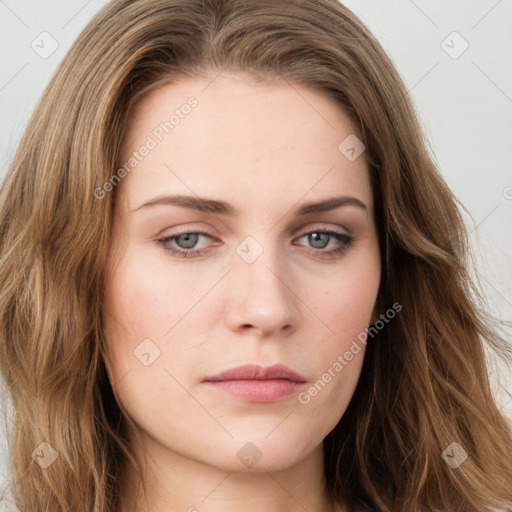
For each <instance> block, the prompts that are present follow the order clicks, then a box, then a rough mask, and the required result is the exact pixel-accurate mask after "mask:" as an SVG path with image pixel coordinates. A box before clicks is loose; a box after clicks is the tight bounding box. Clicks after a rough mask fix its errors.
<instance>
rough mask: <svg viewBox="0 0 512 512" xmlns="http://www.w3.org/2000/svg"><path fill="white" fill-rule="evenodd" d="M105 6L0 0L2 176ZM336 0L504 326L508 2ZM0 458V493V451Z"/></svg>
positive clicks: (511, 380) (510, 78)
mask: <svg viewBox="0 0 512 512" xmlns="http://www.w3.org/2000/svg"><path fill="white" fill-rule="evenodd" d="M105 3H106V2H105V1H102V0H89V1H86V0H79V1H64V0H45V1H44V2H39V1H36V0H30V1H29V0H0V48H1V54H0V55H1V61H0V118H1V119H2V124H1V127H0V156H1V166H0V178H2V177H3V176H4V174H5V172H6V170H7V167H8V164H9V161H10V159H11V158H12V155H13V151H14V148H15V146H16V144H17V142H18V140H19V137H20V135H21V133H22V131H23V129H24V127H25V125H26V123H27V120H28V117H29V115H30V114H31V112H32V110H33V108H34V107H35V105H36V102H37V100H38V98H39V96H40V94H41V93H42V91H43V89H44V87H45V85H46V84H47V82H48V81H49V79H50V77H51V75H52V73H53V71H54V70H55V68H56V66H57V64H58V63H59V61H60V59H61V58H62V57H63V56H64V55H65V53H66V51H67V50H68V48H69V47H70V45H71V43H72V42H73V41H74V39H75V38H76V37H77V35H78V34H79V32H80V31H81V30H82V28H83V27H84V26H85V24H86V23H87V22H88V21H89V20H90V19H91V18H92V16H93V15H94V14H95V13H96V12H97V11H98V10H99V9H100V8H101V7H102V6H103V5H104V4H105ZM344 3H345V4H346V5H347V6H348V7H349V8H351V9H352V10H353V11H354V12H355V13H356V14H357V15H359V16H360V17H361V19H362V20H363V21H364V22H365V23H366V24H367V25H368V26H369V27H370V29H371V30H372V31H373V33H374V34H375V35H376V37H377V38H378V39H379V40H380V42H381V43H382V45H383V46H384V49H385V50H386V51H387V52H388V53H389V55H390V56H391V58H392V59H393V61H394V62H395V64H396V66H397V67H398V70H399V72H400V73H401V75H402V77H403V78H404V80H405V83H406V84H407V86H408V88H409V90H410V92H411V94H412V96H413V98H414V100H415V103H416V106H417V108H418V111H419V113H420V116H421V118H422V122H423V125H424V129H425V132H426V134H427V137H428V139H429V141H430V145H431V149H432V152H433V153H434V154H435V157H436V160H437V162H438V164H439V167H440V169H441V172H442V173H443V175H444V177H445V179H446V181H447V182H448V184H449V185H450V187H451V188H452V190H453V191H454V192H455V194H456V196H457V197H458V198H459V199H460V200H461V201H462V203H463V204H464V205H465V207H466V208H467V210H468V211H469V213H470V214H471V216H467V215H466V216H465V217H466V219H467V224H468V228H469V230H470V231H471V242H472V245H473V248H474V251H475V255H476V257H477V262H478V268H476V269H474V272H475V273H476V274H478V275H479V276H480V279H481V280H482V284H483V286H484V290H485V292H486V295H487V297H488V300H489V308H490V309H491V311H492V312H493V314H495V315H496V316H498V317H500V318H502V319H506V320H510V319H511V318H512V237H511V235H512V229H511V227H512V144H511V141H512V66H511V65H510V63H511V62H512V60H511V57H512V0H478V1H476V0H452V1H446V0H428V1H427V0H359V1H358V0H347V1H345V2H344ZM43 32H46V33H47V34H43V35H41V34H42V33H43ZM453 32H457V34H453ZM48 34H49V35H48ZM56 45H58V48H56V49H55V51H53V53H51V55H47V54H48V53H50V52H51V51H52V50H53V47H54V46H56ZM466 45H467V46H468V47H467V49H465V47H466ZM464 49H465V51H463V50H464ZM43 57H44V58H43ZM492 363H493V364H491V365H490V368H491V373H492V376H493V385H494V386H495V393H496V398H497V400H498V402H499V404H500V406H501V407H503V411H504V412H505V414H507V416H508V417H510V418H512V369H511V368H506V367H504V365H502V364H500V365H495V364H494V360H492ZM0 448H1V445H0ZM0 459H1V460H0V485H2V483H3V482H2V479H3V475H5V468H4V465H3V460H4V459H3V456H2V453H1V452H0Z"/></svg>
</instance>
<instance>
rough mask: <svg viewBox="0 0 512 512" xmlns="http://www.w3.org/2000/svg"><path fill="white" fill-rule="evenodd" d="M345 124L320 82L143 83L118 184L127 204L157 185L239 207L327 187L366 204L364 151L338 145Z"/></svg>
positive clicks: (319, 192)
mask: <svg viewBox="0 0 512 512" xmlns="http://www.w3.org/2000/svg"><path fill="white" fill-rule="evenodd" d="M354 132H355V130H354V126H353V124H352V123H351V121H350V118H349V117H348V115H347V114H346V113H345V112H344V111H343V109H342V108H341V107H340V106H339V105H338V104H336V103H335V102H334V100H333V99H331V98H330V97H329V96H327V95H326V94H324V93H322V92H320V91H316V90H313V89H310V88H306V87H303V86H300V85H297V84H290V83H288V82H286V81H284V80H273V81H272V82H269V83H256V82H254V81H253V80H250V79H249V78H248V77H246V76H243V75H226V74H221V75H219V76H217V77H213V78H205V79H199V78H198V79H191V78H187V79H183V80H179V81H177V82H175V83H172V84H164V85H161V86H158V87H156V88H154V89H152V90H150V91H149V92H148V93H147V94H146V95H144V96H143V97H142V98H141V99H139V101H138V102H137V103H136V105H135V106H134V108H133V109H132V111H131V112H130V115H129V121H128V126H127V131H126V133H125V137H124V141H123V145H122V149H121V154H120V160H119V165H120V166H122V165H125V164H127V166H128V168H130V172H129V173H128V175H127V177H126V178H125V179H124V180H123V181H122V183H121V186H120V188H121V189H122V191H123V194H124V195H125V196H126V199H127V202H128V204H129V207H130V209H133V208H136V207H137V206H139V205H140V204H142V203H143V202H144V201H145V200H147V199H148V198H150V197H152V196H155V195H157V194H163V193H186V194H197V195H199V196H211V197H218V198H224V199H228V200H229V201H230V202H235V203H236V204H235V205H236V206H237V207H238V208H239V209H243V207H244V205H245V206H247V207H248V206H251V205H252V206H259V207H260V208H261V207H263V206H264V205H267V203H268V206H269V207H270V203H273V204H275V202H276V201H277V202H280V203H281V204H282V206H284V203H290V204H292V203H296V202H297V201H298V200H300V198H301V197H304V198H305V199H308V200H313V199H315V198H317V197H321V198H325V197H326V196H333V195H336V194H338V195H341V194H351V195H355V196H357V197H359V198H360V199H365V200H366V202H368V203H371V195H372V191H371V186H370V181H369V171H368V168H367V164H366V161H365V159H364V154H362V155H361V156H360V157H359V158H356V159H355V160H353V161H352V160H350V159H348V158H347V157H346V155H345V154H344V153H343V152H342V151H341V150H340V148H339V146H340V143H342V142H343V141H345V140H347V137H349V140H351V139H350V137H355V136H356V135H355V133H354ZM144 147H146V148H149V149H145V150H144V149H143V148H144ZM142 153H144V156H141V154H142ZM118 192H120V190H118ZM283 202H284V203H283ZM369 207H371V204H369Z"/></svg>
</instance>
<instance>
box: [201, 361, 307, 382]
mask: <svg viewBox="0 0 512 512" xmlns="http://www.w3.org/2000/svg"><path fill="white" fill-rule="evenodd" d="M269 379H286V380H291V381H293V382H306V379H305V377H303V376H302V375H300V374H299V373H297V372H295V371H294V370H292V369H291V368H289V367H288V366H286V365H284V364H273V365H272V366H261V365H259V364H244V365H242V366H237V367H235V368H230V369H229V370H226V371H224V372H222V373H219V374H217V375H212V376H210V377H206V378H205V379H204V380H205V381H207V382H216V381H222V380H269Z"/></svg>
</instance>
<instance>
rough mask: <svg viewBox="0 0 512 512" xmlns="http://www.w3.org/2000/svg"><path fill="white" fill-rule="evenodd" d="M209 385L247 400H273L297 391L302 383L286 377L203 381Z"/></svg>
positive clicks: (261, 401)
mask: <svg viewBox="0 0 512 512" xmlns="http://www.w3.org/2000/svg"><path fill="white" fill-rule="evenodd" d="M205 384H209V385H210V386H211V387H214V388H216V389H218V390H219V391H222V392H224V393H227V394H228V395H231V396H234V397H236V398H241V399H242V400H245V401H247V402H260V403H268V402H275V401H277V400H280V399H281V398H284V397H286V396H290V395H293V394H295V393H297V392H298V391H299V390H300V389H301V388H302V387H303V386H304V383H301V382H293V381H291V380H286V379H269V380H222V381H215V382H212V381H205Z"/></svg>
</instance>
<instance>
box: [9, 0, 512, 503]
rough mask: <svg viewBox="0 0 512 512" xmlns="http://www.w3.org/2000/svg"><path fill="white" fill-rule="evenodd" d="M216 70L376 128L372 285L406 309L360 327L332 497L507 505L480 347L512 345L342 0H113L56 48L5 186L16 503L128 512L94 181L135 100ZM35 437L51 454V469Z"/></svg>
mask: <svg viewBox="0 0 512 512" xmlns="http://www.w3.org/2000/svg"><path fill="white" fill-rule="evenodd" d="M223 70H229V71H234V72H237V73H247V74H248V76H249V75H251V76H257V77H258V78H259V79H260V80H266V79H270V78H271V77H281V78H283V79H285V80H287V81H288V82H289V83H290V84H291V85H292V84H301V85H305V86H308V87H311V88H314V89H316V90H319V91H323V92H324V94H326V95H329V96H330V97H331V98H334V100H335V101H337V102H338V104H339V105H340V107H341V108H343V109H344V110H345V111H346V112H347V113H348V114H349V115H350V117H351V120H352V122H353V123H354V126H355V127H357V130H358V133H359V134H360V136H361V138H362V140H363V141H364V144H365V146H366V150H365V153H364V157H365V158H366V159H367V161H368V163H369V166H370V171H371V180H372V186H373V190H374V196H375V212H376V220H377V225H378V235H379V243H380V249H381V255H382V268H383V272H382V281H381V286H380V290H379V297H378V300H379V303H380V304H381V305H382V307H385V306H386V305H389V304H392V303H394V302H398V303H399V304H401V305H402V307H403V308H402V311H401V312H400V314H399V315H397V317H396V319H395V320H393V322H390V323H389V324H388V325H387V326H386V328H385V329H382V330H381V331H379V332H378V334H376V335H375V336H374V337H372V338H371V339H369V340H368V345H367V353H366V356H365V360H364V365H363V370H362V374H361V377H360V380H359V382H358V385H357V389H356V391H355V393H354V396H353V398H352V400H351V402H350V404H349V407H348V409H347V410H346V412H345V414H344V415H343V417H342V419H341V421H340V422H339V424H338V425H337V426H336V427H335V429H334V430H333V431H332V432H331V433H330V434H329V435H328V436H327V437H326V438H325V440H324V447H325V473H326V482H327V485H328V489H329V491H330V494H331V496H332V501H333V504H338V503H342V504H345V505H346V506H348V507H349V508H352V507H353V508H355V507H356V506H366V507H367V508H369V509H370V510H379V511H383V512H391V511H393V512H403V511H420V510H421V511H433V510H442V511H443V512H448V511H452V512H455V511H457V512H462V511H465V512H484V511H491V510H494V508H501V509H504V510H512V431H511V425H510V424H509V423H508V422H507V420H506V418H505V417H504V416H503V415H502V414H501V413H500V410H499V408H498V406H497V404H496V402H495V400H494V398H493V395H492V393H491V385H490V381H489V372H488V366H487V364H486V362H487V359H486V352H485V351H486V349H487V348H490V349H492V350H493V351H494V352H495V353H496V354H498V355H500V356H502V357H503V358H505V359H506V358H508V359H507V361H509V362H510V361H511V353H512V349H511V346H510V344H509V342H508V341H507V339H506V338H505V336H504V335H503V334H500V331H499V329H498V327H497V326H496V325H495V324H494V323H493V321H492V319H491V317H490V316H488V315H487V314H486V313H485V309H484V307H483V305H484V302H483V301H482V298H481V295H479V291H478V290H479V287H478V286H477V283H475V281H474V280H472V279H471V277H470V275H469V272H468V269H469V267H470V264H471V260H470V252H469V247H468V239H467V231H466V228H465V226H464V223H463V219H462V217H461V213H460V211H459V207H458V203H457V201H456V199H455V198H454V196H453V195H452V193H451V192H450V190H449V189H448V187H447V186H446V184H445V182H444V181H443V179H442V177H441V176H440V174H439V171H438V170H437V169H436V166H435V164H434V163H433V159H432V157H431V155H430V154H429V150H428V144H427V142H426V140H425V137H424V135H423V133H422V130H421V128H420V124H419V122H418V119H417V115H416V113H415V110H414V108H413V105H412V102H411V99H410V98H409V95H408V93H407V90H406V88H405V87H404V84H403V82H402V80H401V79H400V77H399V75H398V73H397V71H396V70H395V69H394V67H393V65H392V63H391V62H390V59H389V58H388V57H387V56H386V54H385V53H384V51H383V49H382V47H381V46H380V44H379V43H378V42H377V40H376V39H375V38H374V37H373V36H372V35H371V34H370V33H369V31H368V29H367V28H366V27H365V26H364V25H363V24H362V23H361V21H359V19H358V18H357V17H356V16H355V15H354V14H353V13H351V12H350V11H349V10H348V9H347V8H346V7H344V6H343V5H341V4H340V3H339V2H338V1H337V0H260V1H257V2H256V1H250V0H113V1H111V2H109V3H108V4H107V5H106V6H105V7H104V8H103V9H102V10H101V11H100V12H99V13H98V14H97V15H96V16H95V17H94V19H93V20H92V21H91V22H90V23H89V25H88V26H87V27H86V28H85V30H84V31H83V32H82V33H81V35H80V36H79V37H78V39H77V41H76V42H75V43H74V45H73V46H72V48H71V50H70V51H69V52H68V54H67V55H66V56H65V58H64V59H63V61H62V63H61V64H60V66H59V68H58V69H57V71H56V73H55V75H54V77H53V78H52V80H51V82H50V84H49V85H48V87H47V88H46V90H45V92H44V94H43V96H42V98H41V100H40V102H39V104H38V106H37V108H36V110H35V112H34V113H33V115H32V118H31V120H30V122H29V125H28V127H27V129H26V132H25V134H24V136H23V139H22V141H21V143H20V144H19V147H18V150H17V153H16V155H15V157H14V160H13V162H12V165H11V166H10V168H9V171H8V174H7V177H6V178H5V181H4V183H3V185H2V189H1V194H0V371H1V374H2V376H3V379H4V384H5V386H6V390H7V395H6V397H9V398H10V399H11V400H12V408H11V409H12V411H11V413H10V414H11V418H10V422H11V426H10V431H9V432H7V434H8V442H9V444H8V447H9V456H10V458H9V464H10V465H9V470H10V477H11V482H10V491H11V494H12V496H13V498H14V500H15V503H16V505H17V507H18V508H19V509H20V511H21V512H26V511H30V512H45V511H48V512H57V511H66V512H68V511H69V512H81V511H84V512H85V511H87V512H91V511H95V512H117V510H118V506H119V499H120V496H119V480H120V475H121V473H122V471H123V468H125V467H127V466H126V465H127V464H132V465H133V466H134V468H136V462H135V460H133V457H132V456H131V455H130V450H129V447H128V445H127V441H126V435H125V434H126V432H125V429H124V425H125V423H124V418H123V416H122V414H121V411H120V409H119V407H118V406H117V404H116V401H115V399H114V396H113V393H112V387H111V383H110V382H109V380H108V378H107V375H106V371H105V365H104V359H103V354H104V340H103V334H102V308H101V304H102V293H103V284H104V277H105V265H106V261H107V254H108V246H109V245H108V244H109V237H110V230H111V221H112V215H113V212H114V207H115V197H116V193H115V192H116V191H115V190H112V191H109V192H108V193H103V192H102V198H100V199H99V198H98V190H99V189H101V187H103V186H104V184H105V183H107V182H109V180H111V179H112V176H113V175H114V174H115V172H116V171H117V166H118V165H119V162H118V152H119V148H120V144H121V141H122V138H123V133H124V129H125V126H126V122H127V116H128V111H129V107H130V105H132V104H133V101H134V100H135V98H137V97H139V96H140V95H141V94H143V93H145V92H147V91H148V89H149V88H150V87H153V86H154V85H155V84H158V83H161V82H165V81H167V82H170V81H174V80H177V79H179V78H180V76H181V77H183V76H197V77H199V76H210V77H212V79H213V78H214V77H215V76H216V75H217V74H218V73H220V72H222V71H223ZM103 190H104V189H103ZM113 384H114V385H115V383H113ZM4 410H5V411H6V412H7V405H6V406H5V408H4ZM5 428H6V429H7V425H6V426H5ZM43 442H44V443H48V445H42V444H41V443H43ZM453 443H457V444H453ZM52 449H53V450H54V452H52V451H51V450H52ZM38 450H39V451H38ZM446 450H448V452H446ZM450 450H451V451H450ZM454 450H458V451H457V453H458V454H459V455H460V453H461V450H464V453H466V454H467V455H468V457H467V459H466V460H465V461H464V462H463V463H462V464H460V465H458V467H452V465H450V464H448V463H447V458H446V453H448V456H451V457H454V453H455V451H454ZM41 453H45V454H47V455H48V456H49V457H50V456H51V455H52V454H53V455H54V454H58V457H57V459H56V460H55V461H54V462H53V463H52V464H51V465H49V466H48V467H46V468H43V467H42V466H41V465H40V464H38V463H37V456H38V454H39V456H41ZM443 454H445V456H443Z"/></svg>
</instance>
